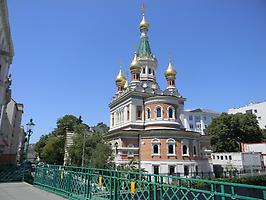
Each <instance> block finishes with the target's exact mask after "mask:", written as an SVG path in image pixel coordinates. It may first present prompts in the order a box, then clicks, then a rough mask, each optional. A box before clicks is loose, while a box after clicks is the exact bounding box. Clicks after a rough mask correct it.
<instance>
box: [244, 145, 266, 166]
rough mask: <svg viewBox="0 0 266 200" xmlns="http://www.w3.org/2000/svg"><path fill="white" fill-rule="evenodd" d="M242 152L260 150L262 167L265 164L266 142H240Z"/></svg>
mask: <svg viewBox="0 0 266 200" xmlns="http://www.w3.org/2000/svg"><path fill="white" fill-rule="evenodd" d="M241 148H242V151H243V152H260V153H261V155H262V160H263V167H264V168H265V166H266V142H260V143H242V144H241Z"/></svg>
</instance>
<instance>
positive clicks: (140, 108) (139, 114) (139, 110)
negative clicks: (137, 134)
mask: <svg viewBox="0 0 266 200" xmlns="http://www.w3.org/2000/svg"><path fill="white" fill-rule="evenodd" d="M141 113H142V107H141V106H137V119H138V120H141Z"/></svg>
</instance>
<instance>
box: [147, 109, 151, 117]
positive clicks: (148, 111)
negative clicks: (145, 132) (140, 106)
mask: <svg viewBox="0 0 266 200" xmlns="http://www.w3.org/2000/svg"><path fill="white" fill-rule="evenodd" d="M150 118H151V109H149V108H147V119H150Z"/></svg>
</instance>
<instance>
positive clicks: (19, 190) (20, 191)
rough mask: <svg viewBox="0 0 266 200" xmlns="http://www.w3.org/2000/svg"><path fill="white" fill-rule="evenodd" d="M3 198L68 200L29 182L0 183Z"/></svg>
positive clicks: (7, 199) (0, 194) (0, 195)
mask: <svg viewBox="0 0 266 200" xmlns="http://www.w3.org/2000/svg"><path fill="white" fill-rule="evenodd" d="M0 199H1V200H30V199H34V200H35V199H36V200H66V199H65V198H63V197H60V196H57V195H55V194H52V193H49V192H46V191H44V190H41V189H38V188H36V187H33V186H32V185H30V184H27V183H24V182H23V183H0Z"/></svg>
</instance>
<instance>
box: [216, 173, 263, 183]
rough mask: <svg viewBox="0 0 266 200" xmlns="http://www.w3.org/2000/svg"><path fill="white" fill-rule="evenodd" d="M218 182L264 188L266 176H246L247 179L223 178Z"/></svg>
mask: <svg viewBox="0 0 266 200" xmlns="http://www.w3.org/2000/svg"><path fill="white" fill-rule="evenodd" d="M220 180H221V181H226V182H232V183H240V184H248V185H259V186H266V175H263V176H248V177H241V178H225V179H220Z"/></svg>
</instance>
